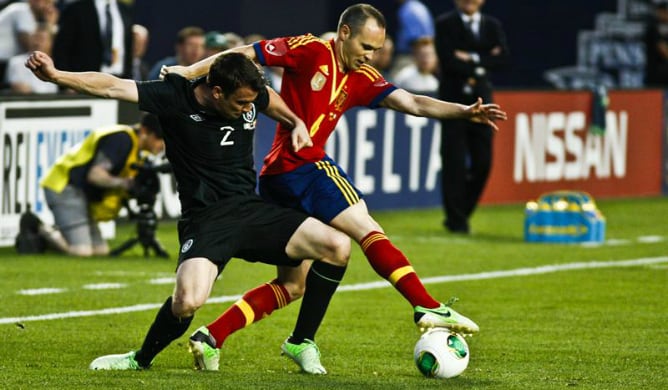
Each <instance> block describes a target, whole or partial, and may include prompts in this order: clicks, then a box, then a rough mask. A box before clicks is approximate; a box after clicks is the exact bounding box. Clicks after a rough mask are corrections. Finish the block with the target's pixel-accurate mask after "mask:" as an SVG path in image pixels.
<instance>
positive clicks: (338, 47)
mask: <svg viewBox="0 0 668 390" xmlns="http://www.w3.org/2000/svg"><path fill="white" fill-rule="evenodd" d="M341 53H343V42H341V41H339V40H338V39H335V40H334V59H335V60H336V66H337V67H338V68H339V70H340V71H341V72H342V73H348V68H347V67H346V65H345V63H344V62H343V56H342V55H341Z"/></svg>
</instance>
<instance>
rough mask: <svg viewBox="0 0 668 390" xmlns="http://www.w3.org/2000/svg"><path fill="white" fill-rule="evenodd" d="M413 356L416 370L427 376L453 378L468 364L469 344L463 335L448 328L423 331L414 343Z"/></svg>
mask: <svg viewBox="0 0 668 390" xmlns="http://www.w3.org/2000/svg"><path fill="white" fill-rule="evenodd" d="M413 358H414V359H415V364H416V365H417V368H418V370H420V372H421V373H422V374H423V375H424V376H426V377H429V378H453V377H456V376H457V375H459V374H461V373H462V372H464V370H465V369H466V367H467V366H468V365H469V346H468V344H466V341H465V340H464V337H462V336H460V335H458V334H457V333H454V332H452V331H450V330H448V329H442V328H434V329H430V330H428V331H427V332H425V333H424V334H423V335H422V336H420V339H419V340H418V341H417V343H416V344H415V350H414V352H413Z"/></svg>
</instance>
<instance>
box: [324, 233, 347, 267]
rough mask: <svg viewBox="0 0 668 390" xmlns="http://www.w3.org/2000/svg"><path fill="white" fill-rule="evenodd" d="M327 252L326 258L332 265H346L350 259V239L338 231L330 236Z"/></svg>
mask: <svg viewBox="0 0 668 390" xmlns="http://www.w3.org/2000/svg"><path fill="white" fill-rule="evenodd" d="M329 250H330V255H329V256H328V258H329V260H330V262H331V263H332V264H334V265H336V266H339V267H344V266H346V265H348V260H349V259H350V238H348V236H346V235H345V234H343V233H340V232H338V231H337V232H336V234H332V235H330V242H329Z"/></svg>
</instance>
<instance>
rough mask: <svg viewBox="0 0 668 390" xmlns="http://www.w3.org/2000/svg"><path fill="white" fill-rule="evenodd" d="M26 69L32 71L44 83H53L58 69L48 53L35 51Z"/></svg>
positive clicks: (28, 60)
mask: <svg viewBox="0 0 668 390" xmlns="http://www.w3.org/2000/svg"><path fill="white" fill-rule="evenodd" d="M25 66H26V68H28V69H30V70H31V71H32V72H33V73H34V74H35V76H37V78H38V79H40V80H42V81H53V76H54V74H55V72H56V68H55V66H54V65H53V60H52V59H51V57H49V56H48V55H47V54H46V53H43V52H41V51H35V52H33V53H32V54H30V56H29V57H28V59H27V60H26V63H25Z"/></svg>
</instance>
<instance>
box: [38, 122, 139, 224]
mask: <svg viewBox="0 0 668 390" xmlns="http://www.w3.org/2000/svg"><path fill="white" fill-rule="evenodd" d="M121 131H123V132H126V133H127V134H128V135H129V136H130V139H131V140H132V149H131V150H130V154H129V155H128V158H127V159H126V161H125V165H124V166H123V169H122V170H121V172H120V173H119V174H118V176H119V177H123V178H131V177H134V176H135V175H137V171H136V170H135V169H133V168H131V165H132V164H133V163H135V162H137V155H138V149H139V141H138V139H137V134H136V133H135V131H134V129H133V128H132V127H130V126H125V125H116V126H111V127H105V128H102V129H98V130H94V131H93V132H92V133H91V134H89V135H88V136H87V137H86V138H85V139H84V140H83V141H82V142H81V143H80V144H78V145H76V146H75V147H73V148H72V149H70V150H69V151H68V152H67V153H65V154H64V155H62V156H60V157H59V158H58V160H56V162H55V164H54V165H53V167H51V169H50V170H49V172H47V174H46V176H45V177H44V178H43V179H42V180H41V181H40V185H41V186H42V187H44V188H48V189H50V190H51V191H54V192H57V193H60V192H62V191H63V189H64V188H65V187H66V186H67V184H68V183H69V180H70V171H71V170H72V169H73V168H75V167H80V166H83V165H86V164H88V163H89V162H90V161H91V159H93V157H94V156H95V151H96V150H97V145H98V143H99V142H100V140H101V139H102V138H103V137H105V136H107V135H110V134H113V133H117V132H121ZM127 197H128V193H127V191H125V190H124V189H121V188H110V189H108V190H105V191H104V194H103V195H102V199H101V200H100V201H97V202H91V203H90V204H89V205H88V209H89V212H90V216H91V217H92V218H93V220H95V221H108V220H110V219H114V218H116V216H118V212H119V211H120V209H121V207H122V206H123V200H124V199H126V198H127Z"/></svg>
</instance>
